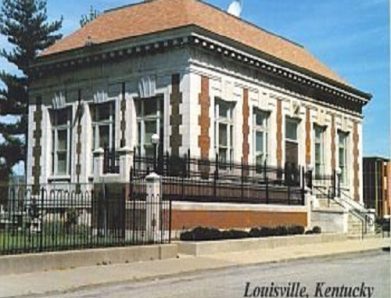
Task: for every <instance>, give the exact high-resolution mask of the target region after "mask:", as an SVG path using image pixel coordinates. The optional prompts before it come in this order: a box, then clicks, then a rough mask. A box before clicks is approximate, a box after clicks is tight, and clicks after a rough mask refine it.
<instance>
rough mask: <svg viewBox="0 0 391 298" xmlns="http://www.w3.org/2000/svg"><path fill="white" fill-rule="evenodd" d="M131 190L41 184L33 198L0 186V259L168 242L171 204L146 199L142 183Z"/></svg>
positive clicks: (29, 190) (25, 188)
mask: <svg viewBox="0 0 391 298" xmlns="http://www.w3.org/2000/svg"><path fill="white" fill-rule="evenodd" d="M133 189H134V190H137V191H132V190H131V189H130V188H129V185H128V184H123V185H119V184H116V185H110V184H106V185H103V184H95V185H92V184H88V185H81V186H80V185H75V184H64V185H54V184H47V185H41V186H40V188H39V192H38V193H35V191H33V187H32V186H31V185H2V186H0V196H1V198H0V203H1V205H0V255H1V254H19V253H31V252H43V251H59V250H70V249H81V248H97V247H108V246H125V245H144V244H155V243H167V242H169V241H170V237H171V235H170V231H169V230H170V225H171V202H170V201H167V200H164V201H163V200H156V198H155V199H151V198H148V196H147V195H146V193H145V181H144V180H143V179H138V180H134V181H133ZM138 193H144V195H142V196H140V195H138ZM152 214H153V215H154V218H153V219H151V218H149V217H151V215H152ZM151 222H152V224H151Z"/></svg>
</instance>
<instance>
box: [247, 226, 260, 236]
mask: <svg viewBox="0 0 391 298" xmlns="http://www.w3.org/2000/svg"><path fill="white" fill-rule="evenodd" d="M248 235H249V236H250V237H253V238H258V237H261V230H260V229H258V228H252V229H251V230H250V232H249V233H248Z"/></svg>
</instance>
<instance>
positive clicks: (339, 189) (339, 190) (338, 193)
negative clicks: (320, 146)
mask: <svg viewBox="0 0 391 298" xmlns="http://www.w3.org/2000/svg"><path fill="white" fill-rule="evenodd" d="M335 172H336V174H337V177H338V192H337V196H338V197H340V196H341V175H342V169H341V168H340V167H338V168H337V169H336V170H335Z"/></svg>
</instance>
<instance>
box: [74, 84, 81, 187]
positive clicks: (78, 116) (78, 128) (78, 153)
mask: <svg viewBox="0 0 391 298" xmlns="http://www.w3.org/2000/svg"><path fill="white" fill-rule="evenodd" d="M77 101H78V103H77V110H76V121H77V126H76V134H77V135H76V137H77V143H76V182H77V184H76V193H80V175H81V162H80V159H81V151H82V142H81V133H82V126H81V117H82V116H83V106H82V103H81V90H80V89H79V91H78V99H77Z"/></svg>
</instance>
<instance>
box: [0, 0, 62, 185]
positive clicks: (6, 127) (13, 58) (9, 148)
mask: <svg viewBox="0 0 391 298" xmlns="http://www.w3.org/2000/svg"><path fill="white" fill-rule="evenodd" d="M2 2H3V4H2V6H1V11H0V34H3V35H4V36H5V37H6V38H7V40H8V42H9V43H10V44H11V45H12V46H13V48H12V49H11V50H10V51H6V50H5V49H1V50H0V56H1V57H4V58H5V59H7V60H8V62H9V63H11V64H14V65H15V66H16V67H17V68H18V69H19V70H20V74H18V75H14V74H10V73H7V72H6V71H4V70H2V71H0V80H1V81H2V83H3V84H2V85H3V86H0V116H3V117H4V116H11V117H13V118H14V119H16V122H12V123H10V122H9V121H4V119H0V134H1V135H2V137H3V139H4V140H3V141H2V143H1V144H0V181H7V180H8V177H9V175H11V174H12V168H13V166H14V165H15V164H17V163H18V162H20V161H25V160H26V151H27V150H26V148H25V147H26V144H25V140H26V139H27V138H26V136H27V123H28V121H27V115H28V113H27V112H28V91H29V85H30V82H31V80H32V72H31V71H30V69H29V66H30V64H31V62H32V61H34V59H35V58H36V57H37V55H38V54H39V53H40V52H41V51H42V50H44V49H45V48H47V47H49V46H51V45H52V44H54V42H55V41H56V40H58V39H60V38H61V37H62V35H61V34H59V33H58V30H59V29H60V28H61V26H62V18H61V20H57V21H54V22H48V20H47V10H46V0H3V1H2Z"/></svg>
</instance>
